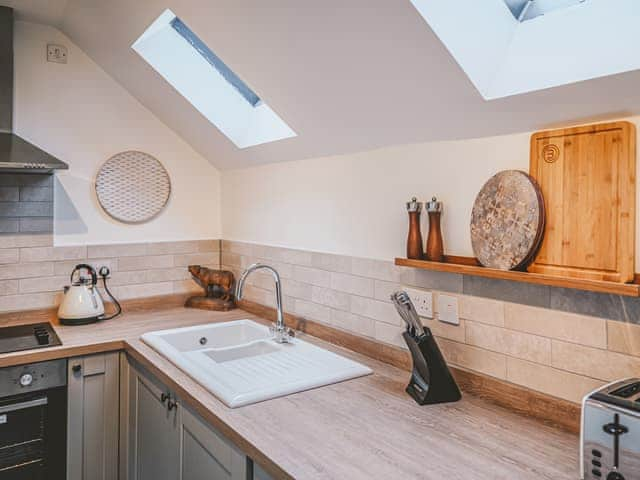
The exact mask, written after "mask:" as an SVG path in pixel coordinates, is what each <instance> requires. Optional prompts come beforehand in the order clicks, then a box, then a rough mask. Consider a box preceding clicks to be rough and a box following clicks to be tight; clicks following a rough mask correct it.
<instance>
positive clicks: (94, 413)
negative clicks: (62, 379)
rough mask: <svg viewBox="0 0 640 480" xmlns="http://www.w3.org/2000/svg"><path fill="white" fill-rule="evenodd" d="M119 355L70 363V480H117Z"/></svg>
mask: <svg viewBox="0 0 640 480" xmlns="http://www.w3.org/2000/svg"><path fill="white" fill-rule="evenodd" d="M118 355H119V354H118V353H117V352H112V353H103V354H97V355H87V356H84V357H74V358H70V359H69V361H68V372H67V377H68V407H67V409H68V411H67V480H116V479H117V478H118V425H119V422H118V416H119V413H118V411H119V361H118Z"/></svg>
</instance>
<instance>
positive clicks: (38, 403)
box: [0, 397, 49, 414]
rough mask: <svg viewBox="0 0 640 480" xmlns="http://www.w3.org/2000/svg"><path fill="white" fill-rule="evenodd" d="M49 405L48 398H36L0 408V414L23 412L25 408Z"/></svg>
mask: <svg viewBox="0 0 640 480" xmlns="http://www.w3.org/2000/svg"><path fill="white" fill-rule="evenodd" d="M47 403H49V400H48V399H47V397H42V398H36V399H35V400H28V401H26V402H21V403H13V404H11V405H2V406H0V414H3V413H9V412H15V411H16V410H23V409H25V408H33V407H40V406H42V405H46V404H47Z"/></svg>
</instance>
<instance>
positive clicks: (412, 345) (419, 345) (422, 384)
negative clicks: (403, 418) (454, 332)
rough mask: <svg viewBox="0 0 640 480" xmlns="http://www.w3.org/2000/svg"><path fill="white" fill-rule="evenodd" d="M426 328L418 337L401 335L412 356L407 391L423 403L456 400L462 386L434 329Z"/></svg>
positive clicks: (460, 396) (407, 334)
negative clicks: (446, 359)
mask: <svg viewBox="0 0 640 480" xmlns="http://www.w3.org/2000/svg"><path fill="white" fill-rule="evenodd" d="M424 331H425V333H424V335H420V336H419V337H414V336H413V335H411V333H409V332H407V331H405V332H404V333H403V334H402V336H403V337H404V340H405V342H407V345H408V346H409V351H410V352H411V356H412V357H413V370H412V374H411V381H410V382H409V385H408V386H407V388H406V392H407V393H408V394H409V395H411V397H412V398H413V399H414V400H415V401H416V402H417V403H418V404H420V405H431V404H434V403H448V402H457V401H458V400H460V398H462V394H461V393H460V389H459V388H458V385H457V384H456V381H455V380H454V379H453V376H452V375H451V371H450V370H449V367H448V366H447V362H445V360H444V357H443V356H442V352H440V348H439V347H438V344H437V343H436V340H435V338H434V337H433V335H432V333H431V330H429V329H428V328H426V327H425V329H424Z"/></svg>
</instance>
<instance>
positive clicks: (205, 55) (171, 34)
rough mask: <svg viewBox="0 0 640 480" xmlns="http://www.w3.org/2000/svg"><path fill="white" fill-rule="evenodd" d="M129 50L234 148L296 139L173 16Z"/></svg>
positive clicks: (168, 14) (169, 14)
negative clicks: (137, 55) (185, 100)
mask: <svg viewBox="0 0 640 480" xmlns="http://www.w3.org/2000/svg"><path fill="white" fill-rule="evenodd" d="M131 47H132V48H133V49H134V50H135V51H136V52H137V53H138V54H139V55H140V56H141V57H142V58H144V60H145V61H146V62H147V63H149V65H151V66H152V67H153V68H154V69H155V70H156V71H157V72H158V73H159V74H160V75H162V77H163V78H164V79H165V80H166V81H167V82H169V83H170V84H171V85H172V86H173V88H175V89H176V90H177V91H178V92H179V93H180V94H181V95H182V96H183V97H185V98H186V99H187V100H188V101H189V102H190V103H191V104H192V105H193V106H194V107H195V108H196V109H197V110H198V111H199V112H200V113H202V114H203V115H204V116H205V117H206V118H207V119H208V120H209V121H210V122H211V123H213V124H214V125H215V126H216V127H217V128H218V129H219V130H220V131H221V132H222V133H223V134H224V135H225V136H226V137H227V138H228V139H229V140H231V141H232V142H233V143H234V144H235V145H236V146H237V147H238V148H246V147H251V146H255V145H260V144H263V143H268V142H274V141H276V140H282V139H285V138H291V137H295V136H296V133H295V132H294V131H293V130H292V129H291V128H290V127H289V126H288V125H287V124H286V123H285V122H284V121H283V120H282V119H281V118H280V117H279V116H278V114H277V113H275V112H274V111H273V110H272V109H271V108H270V107H269V106H268V105H267V104H266V103H265V102H264V101H263V100H261V98H260V97H259V96H258V94H257V93H256V92H255V91H254V90H253V89H252V88H251V87H249V86H248V85H247V84H246V83H245V82H244V81H243V80H242V79H241V78H240V77H239V76H238V75H237V74H236V73H235V72H234V71H233V70H231V68H229V67H228V66H227V65H226V64H225V63H224V61H223V60H222V59H221V58H220V57H219V56H218V55H216V54H215V53H214V52H213V51H212V50H211V49H210V48H209V47H208V46H207V45H206V44H205V43H204V42H203V41H202V40H201V39H200V38H199V37H198V36H197V35H196V34H195V33H194V32H193V31H192V30H191V29H190V28H189V27H188V26H187V25H186V24H185V23H184V22H183V21H182V20H181V19H180V18H178V17H176V16H175V15H174V14H173V12H172V11H171V10H165V11H164V12H163V13H162V15H160V16H159V17H158V18H157V19H156V20H155V21H154V22H153V23H152V24H151V25H150V26H149V28H147V30H145V32H144V33H143V34H142V35H141V36H140V38H138V40H136V42H135V43H134V44H133V45H132V46H131Z"/></svg>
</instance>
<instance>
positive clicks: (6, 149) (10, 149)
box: [0, 7, 69, 173]
mask: <svg viewBox="0 0 640 480" xmlns="http://www.w3.org/2000/svg"><path fill="white" fill-rule="evenodd" d="M67 168H69V166H68V165H67V164H66V163H64V162H63V161H61V160H59V159H57V158H56V157H54V156H53V155H49V154H48V153H47V152H45V151H44V150H42V149H40V148H38V147H36V146H35V145H33V144H32V143H30V142H28V141H26V140H24V139H22V138H20V137H19V136H17V135H15V134H14V133H13V9H12V8H9V7H0V173H5V172H19V173H30V172H32V173H49V172H52V171H54V170H61V169H67Z"/></svg>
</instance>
